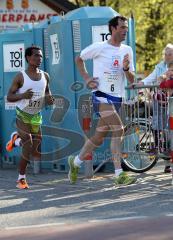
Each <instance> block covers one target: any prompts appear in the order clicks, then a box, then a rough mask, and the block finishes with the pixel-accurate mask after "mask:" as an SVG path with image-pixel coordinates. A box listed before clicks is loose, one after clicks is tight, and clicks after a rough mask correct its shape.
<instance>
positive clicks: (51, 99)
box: [45, 95, 55, 105]
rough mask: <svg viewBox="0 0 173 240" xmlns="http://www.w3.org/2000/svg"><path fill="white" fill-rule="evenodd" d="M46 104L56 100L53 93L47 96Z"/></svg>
mask: <svg viewBox="0 0 173 240" xmlns="http://www.w3.org/2000/svg"><path fill="white" fill-rule="evenodd" d="M45 102H46V105H53V104H54V102H55V98H54V97H53V96H52V95H46V96H45Z"/></svg>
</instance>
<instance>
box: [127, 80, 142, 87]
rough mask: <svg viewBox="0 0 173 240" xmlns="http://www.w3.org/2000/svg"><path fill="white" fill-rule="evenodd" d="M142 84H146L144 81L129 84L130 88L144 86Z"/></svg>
mask: <svg viewBox="0 0 173 240" xmlns="http://www.w3.org/2000/svg"><path fill="white" fill-rule="evenodd" d="M142 86H144V83H143V82H142V81H140V82H138V83H132V84H130V85H129V87H130V88H135V87H142Z"/></svg>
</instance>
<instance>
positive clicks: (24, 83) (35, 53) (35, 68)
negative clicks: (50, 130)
mask: <svg viewBox="0 0 173 240" xmlns="http://www.w3.org/2000/svg"><path fill="white" fill-rule="evenodd" d="M25 58H26V61H27V63H28V68H27V69H26V71H22V72H20V73H18V74H17V75H16V76H15V78H14V80H13V82H12V85H11V87H10V89H9V91H8V95H7V100H8V101H9V102H16V126H17V133H15V134H13V135H12V138H11V141H9V143H8V145H7V150H8V151H10V150H12V148H13V146H14V144H15V142H17V141H18V144H21V145H22V156H21V161H20V164H19V176H18V181H17V188H20V189H27V188H29V186H28V184H27V182H26V175H25V173H26V167H27V163H28V161H30V160H32V161H33V160H34V161H37V162H38V163H39V161H40V159H41V152H40V151H41V148H40V145H41V139H42V135H41V124H42V116H41V110H42V108H43V106H44V105H45V104H48V105H52V104H53V102H54V99H53V97H52V95H51V92H50V89H49V75H48V73H46V72H43V71H41V70H40V69H39V67H40V66H41V63H42V58H43V54H42V50H41V48H40V47H37V46H32V47H29V48H27V49H26V50H25ZM19 141H20V142H19ZM30 157H31V159H30Z"/></svg>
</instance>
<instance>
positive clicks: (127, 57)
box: [123, 54, 130, 69]
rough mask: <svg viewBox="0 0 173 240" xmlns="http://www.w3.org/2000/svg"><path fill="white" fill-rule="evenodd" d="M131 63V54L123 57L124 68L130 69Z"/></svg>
mask: <svg viewBox="0 0 173 240" xmlns="http://www.w3.org/2000/svg"><path fill="white" fill-rule="evenodd" d="M129 64H130V58H129V54H126V55H125V56H124V59H123V68H124V69H128V68H129Z"/></svg>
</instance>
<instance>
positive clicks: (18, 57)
mask: <svg viewBox="0 0 173 240" xmlns="http://www.w3.org/2000/svg"><path fill="white" fill-rule="evenodd" d="M22 55H23V54H22V49H20V50H19V51H15V52H10V62H11V67H12V68H14V67H16V68H18V67H22V65H23V64H22V57H23V56H22Z"/></svg>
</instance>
